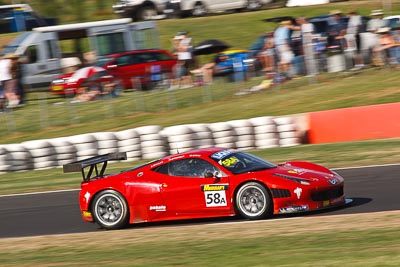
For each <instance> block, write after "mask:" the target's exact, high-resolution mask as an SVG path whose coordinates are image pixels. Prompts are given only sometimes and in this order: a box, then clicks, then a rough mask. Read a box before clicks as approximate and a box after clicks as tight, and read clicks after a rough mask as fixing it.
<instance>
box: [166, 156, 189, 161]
mask: <svg viewBox="0 0 400 267" xmlns="http://www.w3.org/2000/svg"><path fill="white" fill-rule="evenodd" d="M184 157H185V156H184V155H181V156H176V157H173V158H170V159H169V161H173V160H176V159H183V158H184Z"/></svg>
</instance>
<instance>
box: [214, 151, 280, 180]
mask: <svg viewBox="0 0 400 267" xmlns="http://www.w3.org/2000/svg"><path fill="white" fill-rule="evenodd" d="M210 157H211V158H212V159H213V160H214V161H216V162H217V163H218V164H219V165H221V166H223V167H224V168H226V169H227V170H228V171H230V172H231V173H233V174H241V173H246V172H256V171H262V170H267V169H271V168H275V167H276V165H275V164H273V163H271V162H268V161H266V160H263V159H261V158H259V157H257V156H254V155H252V154H249V153H246V152H240V151H232V150H221V151H219V152H217V153H214V154H212V155H211V156H210Z"/></svg>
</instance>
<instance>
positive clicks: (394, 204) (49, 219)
mask: <svg viewBox="0 0 400 267" xmlns="http://www.w3.org/2000/svg"><path fill="white" fill-rule="evenodd" d="M336 171H337V172H338V173H339V174H340V175H342V176H343V177H344V178H345V192H346V196H347V197H348V198H351V199H353V203H351V204H350V205H348V206H346V207H343V208H338V209H333V210H325V211H323V212H318V213H317V215H318V216H327V215H333V214H355V213H365V212H378V211H390V210H399V209H400V193H399V190H400V187H399V179H400V176H399V173H400V165H388V166H376V167H362V168H352V169H338V170H336ZM0 214H1V220H0V238H5V237H23V236H36V235H49V234H65V233H82V232H92V231H102V230H101V229H99V227H97V225H95V224H91V223H85V222H83V220H82V219H81V216H80V211H79V204H78V191H77V190H76V191H75V190H74V191H64V192H51V193H40V194H28V195H15V196H1V197H0ZM312 215H313V216H315V214H312ZM305 216H307V215H305ZM221 220H222V221H227V220H239V219H237V218H222V219H212V220H210V219H207V220H196V221H191V220H190V221H183V222H182V221H180V222H165V223H158V224H154V225H155V226H157V225H165V224H169V225H171V224H176V225H178V224H182V223H183V224H190V223H209V222H218V221H221Z"/></svg>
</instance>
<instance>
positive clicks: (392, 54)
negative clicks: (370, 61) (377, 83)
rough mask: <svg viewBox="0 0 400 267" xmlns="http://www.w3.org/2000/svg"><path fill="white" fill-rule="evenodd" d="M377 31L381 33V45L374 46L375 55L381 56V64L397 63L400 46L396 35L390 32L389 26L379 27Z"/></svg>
mask: <svg viewBox="0 0 400 267" xmlns="http://www.w3.org/2000/svg"><path fill="white" fill-rule="evenodd" d="M376 33H377V34H378V35H379V46H377V47H375V48H374V53H376V55H375V57H376V58H379V63H380V64H379V65H384V64H385V63H389V64H390V65H397V63H398V62H397V58H396V48H397V47H398V46H400V43H397V42H396V40H395V38H394V36H393V35H391V34H390V28H389V27H382V28H379V29H378V30H377V31H376Z"/></svg>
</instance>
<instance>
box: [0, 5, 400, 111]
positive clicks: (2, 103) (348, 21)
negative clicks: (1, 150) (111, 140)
mask: <svg viewBox="0 0 400 267" xmlns="http://www.w3.org/2000/svg"><path fill="white" fill-rule="evenodd" d="M383 15H384V14H383V12H382V10H372V12H371V13H370V19H369V20H367V19H364V17H362V16H361V15H360V14H358V12H357V10H352V11H350V12H348V14H346V15H344V14H343V12H341V11H340V10H333V11H331V12H330V14H329V17H328V18H326V21H327V26H326V29H325V31H324V32H319V33H318V34H317V33H316V32H317V29H316V26H315V24H314V23H312V21H309V20H308V19H307V18H305V17H303V16H301V17H298V18H295V19H293V20H283V21H280V22H279V26H278V27H277V28H276V29H275V30H274V31H273V32H268V33H266V34H265V35H263V36H264V37H263V45H262V47H261V49H259V50H258V51H257V53H255V54H254V55H253V58H251V59H252V60H253V61H252V62H253V63H252V64H253V66H255V67H254V68H253V69H257V70H258V72H259V73H261V74H265V77H266V79H265V80H264V81H263V83H262V84H261V85H259V86H256V87H255V90H258V89H264V88H269V87H270V86H271V85H273V84H276V83H282V82H284V81H286V80H289V79H291V78H294V77H297V76H304V75H306V76H310V77H312V76H315V75H317V74H318V73H319V72H322V71H329V70H328V68H329V66H330V64H331V63H329V57H330V56H332V55H341V56H342V58H345V60H346V62H347V61H349V60H350V63H349V64H346V69H348V70H360V69H363V68H365V67H367V66H368V65H369V66H378V67H382V66H386V65H390V66H394V67H399V66H400V24H399V23H397V25H394V26H392V27H391V28H390V27H388V25H387V22H386V21H385V20H384V19H383ZM319 30H320V29H319ZM363 33H367V34H368V35H363ZM366 36H367V38H366ZM193 49H194V45H193V43H192V38H191V37H190V36H189V34H188V32H178V33H177V34H176V35H175V36H174V37H173V38H172V48H171V52H172V54H173V55H175V57H176V59H177V64H176V65H175V68H174V71H173V74H172V75H173V76H172V78H171V79H170V89H176V88H190V87H192V86H195V85H203V84H206V85H208V84H212V83H213V78H214V77H215V76H218V75H220V74H225V73H226V72H225V70H226V68H231V70H232V69H233V71H234V67H232V66H228V65H229V64H231V65H232V62H233V61H232V60H231V58H230V57H229V56H228V55H226V54H222V53H220V54H217V55H216V56H215V58H214V60H213V61H212V62H209V63H207V64H204V65H202V66H196V64H195V63H196V62H195V56H194V54H193ZM228 62H229V63H228ZM21 63H22V62H21V61H20V59H19V58H18V57H17V56H16V55H14V54H7V55H2V56H1V58H0V110H2V109H4V108H15V107H19V106H22V105H24V90H23V86H22V83H21V77H22V70H21ZM257 67H259V68H257ZM198 80H200V82H199V81H198ZM111 86H113V87H111ZM109 87H110V88H115V87H116V86H115V84H114V83H112V84H111V85H110V86H109ZM84 89H85V90H84ZM89 89H90V88H89V87H87V86H86V87H85V88H80V90H78V92H77V95H76V99H77V100H78V101H90V100H94V99H97V98H98V97H99V96H101V95H102V94H101V93H99V90H89ZM105 91H106V92H108V91H110V92H113V91H114V89H108V87H107V90H105Z"/></svg>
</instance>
